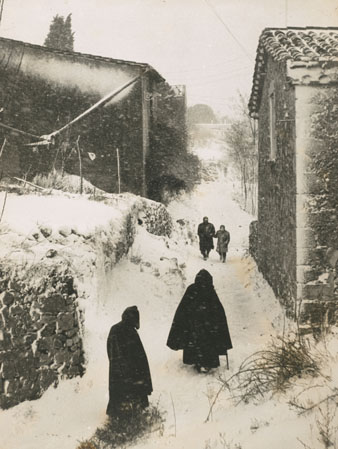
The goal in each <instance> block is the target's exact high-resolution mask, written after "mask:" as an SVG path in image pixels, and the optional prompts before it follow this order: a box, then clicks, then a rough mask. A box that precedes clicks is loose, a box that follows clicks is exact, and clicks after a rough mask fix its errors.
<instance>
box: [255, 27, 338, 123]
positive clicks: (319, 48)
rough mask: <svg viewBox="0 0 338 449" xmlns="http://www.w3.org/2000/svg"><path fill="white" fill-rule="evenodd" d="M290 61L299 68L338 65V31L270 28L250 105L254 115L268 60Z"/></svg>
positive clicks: (263, 39)
mask: <svg viewBox="0 0 338 449" xmlns="http://www.w3.org/2000/svg"><path fill="white" fill-rule="evenodd" d="M267 55H270V56H271V57H272V58H273V59H274V60H275V61H287V60H290V61H291V64H292V63H294V66H297V67H301V66H303V67H314V66H317V65H322V64H325V63H327V62H330V61H333V62H338V28H334V27H332V28H331V27H330V28H318V27H306V28H293V27H288V28H266V29H264V30H263V32H262V34H261V36H260V38H259V43H258V48H257V56H256V65H255V72H254V76H253V86H252V91H251V97H250V101H249V110H250V113H251V114H254V113H257V112H258V109H259V104H260V96H261V92H262V88H263V82H264V76H265V72H266V59H267Z"/></svg>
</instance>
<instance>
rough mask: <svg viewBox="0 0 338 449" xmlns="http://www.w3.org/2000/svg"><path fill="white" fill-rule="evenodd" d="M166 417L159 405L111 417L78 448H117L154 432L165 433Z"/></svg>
mask: <svg viewBox="0 0 338 449" xmlns="http://www.w3.org/2000/svg"><path fill="white" fill-rule="evenodd" d="M163 423H164V418H163V416H162V414H161V412H160V410H159V409H158V407H155V406H150V407H148V408H147V409H146V410H139V411H137V412H135V413H134V414H133V415H132V416H131V417H128V418H125V419H121V418H109V419H108V420H107V422H106V424H105V425H104V426H103V427H101V428H98V429H97V430H96V432H95V434H94V436H93V437H92V438H90V439H89V440H86V441H82V442H81V443H80V444H79V446H77V449H115V448H120V447H124V446H125V445H130V444H131V443H135V442H136V441H137V440H139V439H140V438H142V437H145V436H147V435H149V434H150V433H152V432H159V433H160V434H163Z"/></svg>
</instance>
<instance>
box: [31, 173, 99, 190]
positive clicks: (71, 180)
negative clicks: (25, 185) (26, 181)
mask: <svg viewBox="0 0 338 449" xmlns="http://www.w3.org/2000/svg"><path fill="white" fill-rule="evenodd" d="M32 182H33V183H34V184H36V185H38V186H40V187H43V188H45V189H56V190H62V191H63V192H70V193H80V184H81V180H80V177H79V176H76V175H70V174H68V173H62V172H61V171H59V170H52V171H50V172H49V173H47V174H39V175H36V176H35V177H34V179H33V181H32ZM94 192H96V193H97V194H101V193H103V191H102V190H100V189H97V188H95V187H94V186H93V185H92V184H91V183H90V182H88V181H86V180H85V179H83V193H94Z"/></svg>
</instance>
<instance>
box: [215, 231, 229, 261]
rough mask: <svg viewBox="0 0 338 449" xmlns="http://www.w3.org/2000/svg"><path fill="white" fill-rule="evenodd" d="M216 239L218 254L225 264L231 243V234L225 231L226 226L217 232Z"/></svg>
mask: <svg viewBox="0 0 338 449" xmlns="http://www.w3.org/2000/svg"><path fill="white" fill-rule="evenodd" d="M215 237H216V238H217V246H216V251H217V252H218V254H219V257H220V259H221V261H222V262H225V260H226V257H227V252H228V245H229V242H230V233H229V232H228V231H227V230H226V229H225V226H224V225H221V226H220V228H219V230H218V231H217V232H216V235H215Z"/></svg>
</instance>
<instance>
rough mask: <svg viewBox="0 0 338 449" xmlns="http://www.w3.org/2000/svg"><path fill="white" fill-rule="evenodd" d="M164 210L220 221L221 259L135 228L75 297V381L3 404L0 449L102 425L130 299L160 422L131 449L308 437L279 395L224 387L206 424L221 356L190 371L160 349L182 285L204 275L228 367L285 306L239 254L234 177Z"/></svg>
mask: <svg viewBox="0 0 338 449" xmlns="http://www.w3.org/2000/svg"><path fill="white" fill-rule="evenodd" d="M216 152H217V151H216ZM214 153H215V152H213V153H212V154H213V156H214ZM169 211H170V213H171V214H172V216H173V218H174V219H175V220H177V219H188V220H189V221H190V223H191V227H192V228H193V229H196V226H197V224H198V223H199V222H200V221H201V219H202V217H203V216H204V215H207V216H208V217H209V219H210V221H212V222H213V223H214V224H215V226H216V228H219V226H220V225H221V224H224V225H225V227H226V228H227V229H228V230H229V232H230V234H231V243H230V250H229V253H228V260H227V263H226V264H222V263H220V262H219V260H218V255H217V253H216V252H215V251H214V252H212V253H211V257H210V259H209V260H208V261H204V260H202V258H201V256H200V254H199V251H198V244H197V241H196V242H195V243H194V244H193V245H189V244H186V243H185V242H184V240H183V239H180V238H179V237H178V236H177V235H178V234H176V238H172V239H167V238H162V237H156V236H153V235H150V234H148V233H147V232H146V231H145V229H143V228H142V227H140V228H139V230H138V234H137V237H136V240H135V243H134V245H133V247H132V249H131V251H130V253H129V255H128V257H126V258H125V259H124V260H122V261H121V262H120V263H119V264H118V265H117V266H116V267H115V268H114V269H113V271H112V272H111V275H110V276H108V277H104V276H102V278H101V279H98V280H97V281H98V291H97V300H96V301H91V302H89V301H88V300H87V301H85V300H84V301H83V304H82V307H83V308H84V309H85V324H86V334H85V349H86V353H87V358H88V366H87V371H86V374H85V375H84V376H83V378H81V379H73V380H67V381H62V382H61V383H60V385H59V387H58V388H57V389H54V388H50V389H49V390H48V391H47V392H46V393H45V394H44V396H43V397H42V398H41V399H39V400H37V401H32V402H26V403H23V404H20V405H19V406H17V407H14V408H12V409H10V410H7V411H2V412H1V414H0V448H1V449H2V448H3V449H18V448H20V449H40V448H41V449H42V448H43V449H58V448H63V449H75V448H76V446H77V444H78V443H79V442H80V441H83V440H85V439H87V438H89V437H90V436H91V435H92V434H93V432H94V431H95V429H96V428H97V427H98V426H101V425H102V424H103V423H104V421H105V408H106V404H107V400H108V361H107V356H106V338H107V335H108V332H109V329H110V326H111V325H112V324H114V323H115V322H117V321H119V319H120V315H121V313H122V312H123V310H124V309H125V308H126V307H127V306H130V305H134V304H135V305H137V306H138V308H139V310H140V314H141V329H140V336H141V339H142V341H143V344H144V346H145V349H146V352H147V354H148V359H149V363H150V369H151V373H152V378H153V385H154V393H153V395H152V396H151V402H152V403H153V404H158V406H159V407H160V408H161V410H162V411H163V412H164V416H165V420H166V421H165V424H164V431H163V434H161V435H160V434H158V433H154V434H153V435H152V436H150V437H149V438H147V439H144V440H142V441H139V442H138V443H137V444H136V446H135V449H143V448H147V449H155V448H156V449H158V448H161V449H165V448H172V449H188V448H193V449H218V448H219V449H224V448H225V449H227V448H228V447H230V448H236V444H238V446H237V447H238V448H243V449H258V448H259V449H261V448H273V449H282V448H283V449H284V448H285V447H290V448H292V449H293V448H297V447H302V446H301V445H300V443H299V442H298V441H297V437H300V438H303V440H306V439H307V434H308V433H309V427H308V424H307V422H306V420H305V419H303V420H300V419H298V420H295V417H296V415H295V414H294V413H291V412H290V410H289V407H288V406H287V405H286V404H285V402H283V401H281V402H278V401H277V399H276V400H270V401H266V402H265V403H263V404H261V405H259V406H255V405H251V404H249V405H244V404H243V405H240V406H238V407H236V408H235V407H234V406H233V404H232V403H231V401H230V398H229V396H228V395H227V394H224V395H223V396H222V397H221V398H220V400H219V402H218V403H217V405H216V407H215V409H214V411H213V415H212V419H211V420H210V421H209V422H207V423H205V419H206V417H207V415H208V411H209V407H210V401H211V400H212V397H213V396H214V394H215V392H216V391H217V389H218V387H219V384H218V382H217V375H218V374H220V373H224V372H225V371H226V367H225V360H224V358H222V361H221V367H220V368H219V369H218V370H216V372H214V373H212V374H197V373H195V372H194V370H193V369H192V368H190V367H187V366H183V364H182V361H181V360H182V353H181V351H179V352H174V351H171V350H169V349H168V348H167V347H166V339H167V335H168V332H169V328H170V325H171V320H172V318H173V314H174V312H175V309H176V307H177V305H178V302H179V301H180V299H181V296H182V294H183V292H184V289H185V288H186V287H187V285H189V284H190V283H191V282H192V281H193V279H194V277H195V275H196V273H197V272H198V271H199V270H200V269H201V268H206V269H207V270H209V271H210V273H211V274H212V276H213V278H214V284H215V287H216V291H217V293H218V295H219V297H220V300H221V302H222V303H223V306H224V308H225V311H226V314H227V318H228V323H229V328H230V333H231V337H232V341H233V346H234V349H232V350H231V351H230V352H229V361H230V370H229V372H228V374H229V375H230V374H231V373H233V372H235V371H236V369H237V368H238V367H239V365H240V363H241V361H242V360H243V359H244V358H245V357H247V356H248V355H250V354H251V353H253V352H255V351H256V350H258V349H261V348H262V347H263V346H264V345H265V343H266V342H267V341H268V340H269V339H270V336H271V335H276V333H278V332H280V331H281V329H282V326H283V312H282V310H281V308H280V306H279V303H278V302H277V301H276V299H275V297H274V295H273V293H272V290H271V289H270V288H269V286H268V285H267V284H266V283H265V281H264V280H263V279H262V276H261V275H260V274H259V273H258V272H257V269H256V267H255V264H254V262H253V261H252V259H251V258H250V257H244V254H245V249H246V248H247V240H248V227H249V223H250V221H251V220H252V217H250V216H249V215H248V214H246V213H245V212H244V211H243V210H241V209H240V208H239V206H238V205H237V203H235V202H234V201H233V200H232V181H231V182H229V180H228V179H227V178H225V177H224V172H223V171H221V176H220V179H218V180H216V181H214V182H210V183H202V184H201V185H200V186H198V188H197V189H196V190H195V191H194V192H193V193H192V194H190V195H183V196H182V197H181V198H179V199H177V200H176V201H173V202H172V203H171V204H170V205H169Z"/></svg>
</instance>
